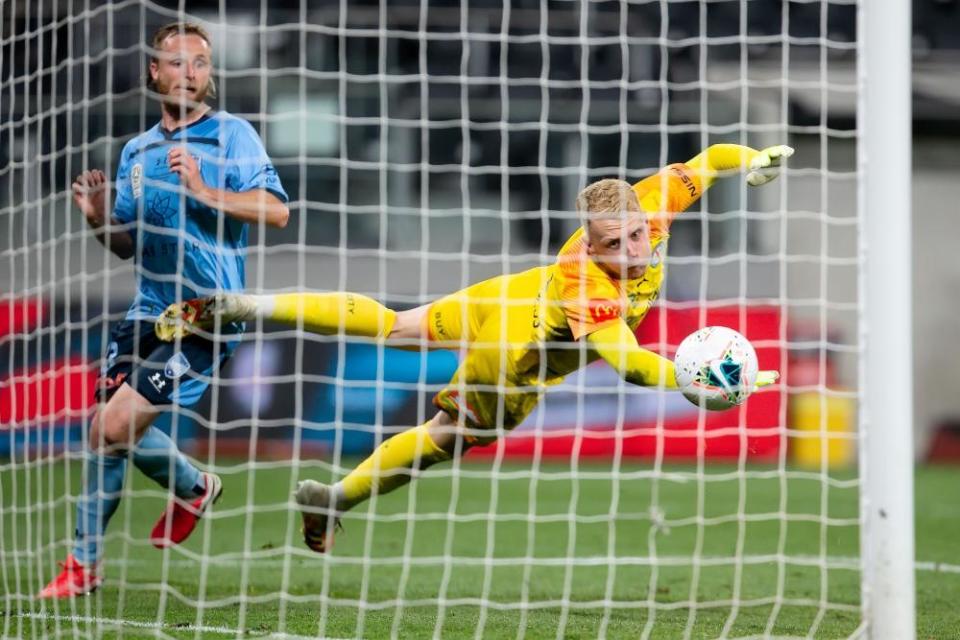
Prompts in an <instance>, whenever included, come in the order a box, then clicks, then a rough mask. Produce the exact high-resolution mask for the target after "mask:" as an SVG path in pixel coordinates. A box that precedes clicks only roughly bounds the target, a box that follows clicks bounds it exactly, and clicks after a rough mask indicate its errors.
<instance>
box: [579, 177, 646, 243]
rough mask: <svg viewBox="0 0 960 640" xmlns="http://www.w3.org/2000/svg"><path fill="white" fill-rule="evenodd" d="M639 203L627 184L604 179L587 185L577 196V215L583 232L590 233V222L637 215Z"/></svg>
mask: <svg viewBox="0 0 960 640" xmlns="http://www.w3.org/2000/svg"><path fill="white" fill-rule="evenodd" d="M639 212H640V201H639V200H637V194H636V192H635V191H634V190H633V187H632V186H631V185H630V183H629V182H626V181H625V180H618V179H616V178H605V179H603V180H597V181H596V182H594V183H593V184H590V185H587V186H586V187H585V188H584V189H583V191H581V192H580V193H579V194H578V195H577V213H579V214H580V221H581V223H582V224H583V230H584V231H590V229H589V226H590V221H591V220H596V219H598V218H609V217H618V218H619V217H621V216H623V214H626V213H639Z"/></svg>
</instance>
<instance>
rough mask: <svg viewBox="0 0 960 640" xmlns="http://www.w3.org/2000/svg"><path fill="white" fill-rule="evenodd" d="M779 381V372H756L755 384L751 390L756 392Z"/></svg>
mask: <svg viewBox="0 0 960 640" xmlns="http://www.w3.org/2000/svg"><path fill="white" fill-rule="evenodd" d="M779 379H780V372H779V371H758V372H757V384H756V385H754V387H753V390H754V391H756V390H757V389H760V388H761V387H765V386H767V385H770V384H773V383H775V382H776V381H777V380H779Z"/></svg>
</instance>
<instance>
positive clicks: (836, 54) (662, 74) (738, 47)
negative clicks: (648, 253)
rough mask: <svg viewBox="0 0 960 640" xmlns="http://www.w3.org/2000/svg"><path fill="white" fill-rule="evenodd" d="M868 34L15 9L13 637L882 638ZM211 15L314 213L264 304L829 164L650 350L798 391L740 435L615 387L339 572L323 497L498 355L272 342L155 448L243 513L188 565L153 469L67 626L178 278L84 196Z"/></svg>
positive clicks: (584, 400) (736, 20) (451, 13)
mask: <svg viewBox="0 0 960 640" xmlns="http://www.w3.org/2000/svg"><path fill="white" fill-rule="evenodd" d="M188 4H189V7H190V9H189V11H187V10H185V7H186V6H187V5H188ZM861 11H862V8H861V7H859V6H858V5H857V4H856V3H855V2H852V1H847V0H836V1H833V0H824V1H812V2H766V3H761V2H746V1H745V0H729V1H724V0H719V1H709V2H707V1H705V0H700V1H697V0H690V1H677V2H667V1H659V2H654V1H639V0H637V1H595V2H571V1H555V0H550V1H547V0H542V1H540V2H537V1H522V2H508V3H502V2H493V1H489V2H488V1H486V0H483V1H478V2H470V3H451V2H440V1H437V0H421V1H420V2H413V1H397V2H394V1H392V0H391V1H387V0H381V1H380V2H372V1H360V2H346V0H341V1H340V2H307V1H306V0H301V1H300V2H299V3H287V4H284V3H279V4H278V3H267V2H252V1H250V2H230V3H226V2H220V3H215V2H209V3H199V4H197V5H196V6H194V3H182V2H181V3H177V2H152V1H150V0H140V1H126V2H115V3H100V2H90V1H86V2H81V1H76V2H61V1H58V0H41V1H38V2H7V3H2V4H0V25H2V35H0V38H2V40H0V67H2V75H0V105H2V106H0V110H2V114H3V117H2V122H0V185H2V187H0V230H2V231H0V362H2V363H3V369H2V374H0V540H2V544H0V584H2V589H0V590H2V592H3V594H2V606H3V615H2V616H0V625H2V630H3V636H4V637H31V638H38V637H54V636H58V637H59V636H68V637H73V636H84V637H105V636H106V637H114V636H117V637H120V636H124V635H126V636H130V637H135V636H140V635H153V636H159V637H177V638H179V637H197V638H199V637H217V636H224V637H228V636H232V635H236V636H240V635H251V636H258V635H270V634H279V635H281V636H284V635H285V636H309V637H316V636H322V637H387V636H392V637H475V638H483V637H526V636H530V637H557V638H561V637H631V638H633V637H644V638H680V637H682V638H700V637H772V636H775V637H831V638H833V637H855V636H858V635H860V634H862V633H864V630H865V629H866V623H865V622H864V620H865V616H864V613H863V602H864V600H863V587H862V575H861V558H860V556H861V554H860V549H861V535H862V531H861V522H863V521H864V520H863V518H867V516H861V511H860V508H861V507H860V505H861V497H862V495H861V494H862V490H863V488H864V483H863V481H862V480H863V478H862V473H861V472H860V471H858V469H863V468H864V467H863V466H862V465H858V464H857V452H858V439H859V438H860V436H859V435H858V433H859V432H858V428H857V423H858V411H859V407H860V403H859V400H861V399H862V398H863V394H864V377H863V373H862V371H863V370H862V362H863V354H864V341H863V338H862V336H863V335H864V334H863V331H862V327H863V326H865V325H864V324H863V322H862V320H863V319H862V308H863V307H862V305H861V302H862V298H861V296H862V294H863V284H862V283H863V280H862V278H863V269H862V267H863V264H864V259H863V255H864V254H863V252H864V249H865V247H864V245H863V242H862V239H861V238H862V232H863V224H864V217H863V216H859V215H858V210H859V209H858V204H859V203H860V200H861V199H862V195H860V194H861V193H862V192H861V191H860V189H862V179H863V175H864V172H863V169H862V166H863V165H858V142H861V141H860V140H859V138H858V135H859V134H858V123H857V113H858V101H859V100H861V99H862V96H861V95H860V92H859V89H860V87H861V81H860V80H859V79H858V65H857V60H858V57H857V54H858V47H860V46H861V43H859V42H858V28H859V27H860V26H862V25H858V12H861ZM180 20H188V21H192V22H198V23H200V24H202V25H203V26H204V27H205V28H206V29H207V30H208V32H209V34H210V36H211V41H212V53H213V63H214V67H215V70H214V77H215V80H216V84H217V96H216V97H215V98H211V99H210V100H209V102H210V104H211V105H213V106H214V107H215V108H216V109H218V110H226V111H229V112H230V113H233V114H235V115H237V116H239V117H241V118H244V119H246V120H248V121H249V122H250V123H251V124H253V125H254V127H255V128H256V129H257V131H258V133H259V135H260V137H261V138H262V140H263V142H264V146H265V149H266V151H267V153H268V154H269V156H270V158H271V159H272V162H273V165H274V166H275V168H276V171H277V174H278V176H279V178H280V180H281V181H282V183H283V185H284V187H285V189H286V191H287V193H288V194H289V196H290V212H291V217H290V221H289V224H288V225H287V226H286V227H285V228H282V229H277V228H271V227H268V226H266V225H265V224H252V225H250V228H249V246H248V248H247V249H246V251H245V252H244V257H245V259H246V290H247V291H249V292H253V293H260V294H265V293H277V292H284V291H297V290H312V291H352V292H356V293H360V294H364V295H367V296H369V297H371V298H374V299H376V300H378V301H380V302H382V303H383V304H385V305H387V306H388V307H390V308H392V309H396V310H404V309H411V308H415V307H417V306H419V305H423V304H426V303H429V302H431V301H433V300H436V299H437V298H439V297H441V296H444V295H446V294H449V293H452V292H455V291H457V290H460V289H463V288H464V287H467V286H469V285H472V284H475V283H478V282H481V281H483V280H485V279H487V278H491V277H494V276H498V275H501V274H506V273H517V272H521V271H524V270H526V269H532V268H534V267H540V266H547V265H551V264H553V263H554V262H555V260H556V255H557V252H558V250H559V249H560V247H561V246H562V245H563V243H564V242H565V241H566V240H567V238H568V237H569V236H570V235H571V234H572V233H574V232H575V231H576V230H577V228H578V226H579V224H580V222H579V219H578V216H577V213H576V210H575V207H574V201H575V198H576V195H577V193H578V192H579V190H580V189H582V188H583V187H584V186H586V185H587V184H589V183H591V182H593V181H595V180H597V179H600V178H608V177H615V178H622V179H625V180H628V181H630V182H636V181H638V180H640V179H642V178H644V177H646V176H648V175H652V174H653V173H655V172H656V171H657V170H658V169H659V168H661V167H663V166H665V165H668V164H671V163H676V162H684V161H686V160H688V159H690V158H692V157H693V156H695V155H696V154H697V153H699V152H700V151H701V150H702V149H705V148H706V147H708V146H709V145H711V144H714V143H735V144H742V145H749V146H751V147H753V148H756V149H760V148H763V147H767V146H771V145H775V144H788V145H790V146H792V147H794V148H795V149H796V155H795V156H794V157H793V158H791V159H790V161H789V163H788V164H787V166H786V167H785V168H784V169H783V170H782V172H781V175H780V177H779V178H778V179H777V180H776V181H774V182H772V183H770V184H768V185H764V186H763V187H759V188H752V187H748V186H747V185H746V183H745V181H744V179H743V178H744V177H743V175H742V174H740V175H728V176H724V177H723V178H721V179H720V180H719V181H718V182H717V184H716V186H714V187H713V188H712V189H710V191H709V192H707V193H706V194H705V195H704V197H703V198H702V200H701V201H700V202H699V204H698V205H696V206H694V207H693V208H691V209H690V210H688V211H686V212H684V213H683V214H681V215H680V216H679V217H678V218H677V220H676V222H675V223H674V224H673V226H672V228H671V233H670V239H669V257H667V258H666V260H665V265H666V266H665V278H664V282H663V285H662V288H661V291H660V295H659V297H658V298H657V300H656V302H655V304H654V305H653V308H652V309H651V311H650V313H649V314H648V316H647V317H646V319H645V320H644V321H643V323H642V324H641V325H640V328H639V329H638V331H637V336H638V340H639V342H640V344H641V345H642V346H644V347H646V348H648V349H651V350H654V351H656V352H658V353H660V354H662V355H664V356H667V357H672V356H673V353H674V351H675V349H676V346H677V344H678V343H679V341H680V340H682V339H683V337H685V336H686V335H687V334H689V333H691V332H693V331H694V330H696V329H697V328H699V327H702V326H708V325H725V326H729V327H731V328H733V329H736V330H738V331H740V332H741V333H743V334H744V335H745V336H746V337H747V338H748V339H750V340H751V342H752V343H753V344H754V346H755V347H756V350H757V353H758V356H759V360H760V367H761V369H776V370H778V371H779V372H780V373H781V379H780V383H779V384H777V385H774V386H772V387H769V388H765V389H763V390H761V391H759V392H757V393H755V394H754V395H753V396H752V397H751V398H750V399H749V400H748V401H747V402H746V403H745V404H744V405H743V406H741V407H739V408H736V409H733V410H730V411H726V412H706V411H701V410H699V409H698V408H697V407H695V406H694V405H692V404H690V403H689V402H687V400H685V399H684V398H683V397H682V396H680V395H679V394H678V393H676V392H670V391H663V390H658V389H646V388H640V387H635V386H631V385H630V384H628V383H626V382H624V381H623V380H622V379H621V378H620V377H619V376H618V375H617V373H616V372H615V371H613V369H611V368H610V367H609V366H607V365H606V364H605V363H603V362H595V363H593V364H590V365H588V366H586V367H584V368H582V369H581V370H579V371H577V372H576V373H574V374H572V375H570V376H568V377H567V378H566V379H565V381H564V382H562V383H561V384H558V385H556V386H552V387H551V388H550V389H549V390H548V392H547V393H546V395H545V398H544V400H543V401H542V402H541V403H540V405H539V406H538V407H537V409H536V410H535V411H533V413H531V414H530V415H529V416H528V417H527V418H526V419H525V420H524V421H523V423H522V424H521V425H520V426H519V427H517V428H516V429H515V430H514V431H512V432H510V433H505V432H503V431H502V430H501V431H500V435H502V436H503V437H502V438H501V439H500V440H499V441H498V442H496V443H494V444H492V445H489V446H485V447H477V448H475V449H473V450H471V451H470V452H469V453H468V454H467V455H466V456H465V457H463V458H462V459H459V460H455V461H453V462H451V463H444V464H440V465H436V466H434V467H432V468H431V469H429V470H427V471H424V472H422V473H419V474H417V478H416V479H415V481H414V482H412V483H411V484H410V485H408V486H407V487H405V488H402V489H399V490H397V491H395V492H393V493H390V494H389V495H379V496H378V495H374V496H373V497H372V499H370V500H369V501H368V502H366V503H364V504H362V505H360V506H359V507H357V508H355V509H354V510H352V511H350V512H349V513H347V514H346V515H345V517H344V519H343V527H344V530H343V531H342V532H340V533H338V534H337V545H336V547H335V548H334V549H333V550H332V551H331V552H330V553H328V554H325V555H318V554H315V553H313V552H311V551H310V550H309V549H307V548H306V547H305V546H304V544H303V540H302V534H301V532H300V526H301V520H300V514H299V512H298V511H297V508H296V504H295V502H294V501H293V499H292V497H291V494H292V492H293V491H294V490H295V489H296V485H297V482H298V481H299V480H303V479H306V478H313V479H317V480H320V481H323V482H332V481H335V480H337V479H339V478H341V477H343V476H344V475H345V474H346V473H347V472H349V471H350V470H351V469H352V468H353V467H354V466H355V465H356V464H357V463H358V462H360V460H362V459H363V458H364V457H365V456H366V455H368V454H369V453H370V452H371V451H372V450H373V449H374V448H375V447H376V446H377V445H379V444H380V443H381V442H383V441H384V440H385V439H387V438H389V437H391V436H392V435H394V434H396V433H399V432H401V431H403V430H405V429H408V428H410V427H413V426H416V425H418V424H422V423H423V422H425V421H427V420H429V419H430V418H431V417H432V416H433V415H434V413H435V412H436V409H435V408H434V407H433V406H432V404H431V400H432V398H433V396H434V395H435V394H436V393H437V392H438V391H440V390H441V389H443V388H444V386H445V385H446V384H447V382H448V381H449V380H450V378H451V376H452V375H453V373H454V371H455V370H456V368H457V366H458V359H459V358H461V357H462V355H463V353H462V351H463V350H462V349H461V350H459V351H458V350H450V351H443V350H437V351H428V350H425V349H424V350H418V349H410V348H409V347H411V346H415V345H410V344H407V345H404V346H406V347H408V348H407V349H397V348H394V346H389V345H384V344H382V343H377V342H375V341H371V340H365V339H357V338H351V337H348V336H344V335H342V333H341V334H340V335H332V336H322V335H317V334H314V333H310V332H308V331H305V330H304V329H303V327H302V325H301V326H299V327H298V326H285V325H279V324H276V323H271V322H260V321H257V322H251V323H248V326H247V330H246V333H245V334H244V337H243V340H242V341H241V343H240V345H239V346H238V347H237V349H236V351H235V352H234V353H233V356H232V358H231V359H230V360H229V362H228V363H227V364H226V366H225V367H224V368H223V369H222V370H221V371H219V372H218V373H217V374H216V375H214V376H213V377H212V379H211V381H210V382H211V385H210V388H209V389H208V391H207V392H206V394H205V395H204V397H203V399H202V400H201V401H200V402H199V403H198V404H197V405H195V406H193V407H190V408H177V407H176V406H173V407H167V408H165V409H164V410H163V411H162V412H161V416H160V418H159V419H158V421H157V423H156V426H157V427H159V428H160V429H162V430H164V431H166V432H167V433H169V434H171V436H172V437H173V439H174V440H175V441H176V442H177V443H178V445H179V447H180V448H181V450H182V451H184V452H185V453H186V454H187V455H188V456H190V458H191V459H192V460H193V461H194V462H195V463H196V464H197V466H199V467H200V468H201V469H203V470H206V471H210V472H214V473H216V474H218V475H219V476H220V477H221V478H222V480H223V483H224V494H223V497H222V499H221V500H220V501H219V502H218V503H217V504H216V506H215V507H214V508H213V509H212V511H211V512H209V513H208V514H207V515H206V516H205V517H204V518H203V519H202V520H201V521H200V524H199V526H198V528H197V530H196V531H195V532H194V534H193V536H192V537H191V538H190V539H189V540H188V541H187V542H185V543H184V544H182V545H178V546H173V547H170V548H167V549H164V550H157V549H154V548H153V546H152V545H151V543H150V541H149V532H150V528H151V527H152V525H153V522H154V520H155V518H156V516H157V515H159V514H160V513H161V511H162V510H163V508H164V505H165V504H166V503H167V501H168V500H169V497H170V494H169V491H168V490H167V489H165V488H163V487H160V486H158V485H157V484H155V483H153V482H152V481H150V480H149V479H147V478H145V477H144V476H143V475H142V474H140V472H139V471H137V469H136V468H134V466H133V465H128V471H127V478H126V483H125V484H124V485H123V489H122V500H121V504H120V508H119V510H118V511H117V512H116V514H115V515H114V516H113V518H112V519H111V521H110V524H109V526H108V528H107V530H106V534H105V538H104V543H103V561H102V564H101V567H102V571H103V574H104V578H105V582H104V584H103V586H102V587H101V588H100V589H98V590H97V591H96V592H95V593H94V594H92V595H91V596H89V597H85V598H77V599H68V600H40V599H37V598H36V597H35V595H36V594H37V592H38V591H39V590H40V589H41V588H42V587H43V586H44V585H45V584H46V583H47V582H48V581H49V580H50V579H51V578H53V577H54V576H55V575H56V573H57V572H58V571H59V568H58V566H57V563H58V561H62V560H63V559H64V558H65V557H66V555H67V554H68V553H69V552H70V551H71V549H72V544H73V538H74V529H75V527H76V526H77V522H76V513H75V512H76V506H77V501H78V499H79V496H80V495H81V493H82V489H83V486H84V482H85V481H87V480H88V478H86V476H85V472H84V466H85V464H84V460H85V459H86V455H87V453H86V451H87V447H86V444H85V433H86V429H87V425H88V424H89V422H90V420H91V418H92V416H93V414H94V412H95V411H96V409H97V405H96V404H95V402H94V400H93V391H94V387H95V381H96V379H97V376H98V374H99V372H100V370H101V367H103V366H104V364H105V362H106V358H107V357H108V355H109V354H108V353H107V350H108V344H109V342H110V328H111V326H112V325H113V324H114V323H116V322H119V321H121V320H122V319H123V318H124V317H125V314H126V310H127V309H128V307H129V306H130V303H131V301H132V299H133V297H134V295H135V293H136V291H137V282H138V278H139V277H141V276H143V275H144V272H143V267H142V265H141V264H140V262H139V260H138V259H136V258H135V259H134V260H129V261H121V260H119V259H117V258H115V257H111V256H109V255H108V252H107V251H106V250H105V248H104V247H103V246H101V244H100V243H98V241H97V239H96V238H95V235H94V233H93V231H92V230H91V229H90V228H89V226H88V225H87V224H86V222H85V220H84V218H83V216H82V215H81V213H80V212H79V211H78V210H77V208H76V207H75V206H74V204H73V201H72V195H71V183H72V182H73V179H74V177H75V176H76V175H77V174H79V173H80V172H81V171H83V170H86V169H94V168H99V169H102V170H103V171H104V172H105V173H106V174H107V175H108V176H109V177H110V179H111V180H113V179H114V178H115V175H116V171H117V166H118V162H119V157H120V151H121V149H122V148H123V146H124V144H125V143H126V142H127V141H128V140H130V139H131V138H132V137H133V136H136V135H138V134H139V133H141V132H143V131H145V130H147V129H149V128H150V127H153V126H154V125H155V124H156V123H157V121H158V120H159V117H160V107H159V104H158V103H157V102H156V101H154V100H153V99H152V98H151V97H150V94H149V92H148V91H147V90H146V89H145V87H144V81H145V77H146V74H147V71H146V68H147V64H148V62H149V56H150V54H151V36H152V34H153V32H154V31H155V29H157V28H158V27H159V26H161V25H163V24H166V23H169V22H173V21H180ZM137 224H143V220H140V221H139V222H135V223H134V231H133V233H137V231H136V225H137ZM220 233H224V231H223V227H222V226H221V227H220ZM148 275H149V274H148ZM177 277H181V276H177ZM528 302H529V303H530V304H536V300H535V299H534V300H530V301H528ZM503 304H504V306H506V302H505V301H504V302H503ZM561 346H562V345H561ZM558 348H559V347H558ZM580 348H581V349H582V348H583V347H582V345H581V346H580ZM584 358H585V359H586V352H585V351H584ZM867 379H870V378H869V375H867ZM906 518H907V519H908V520H909V515H908V516H906ZM905 526H907V527H909V526H910V524H909V522H907V523H906V525H905Z"/></svg>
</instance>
